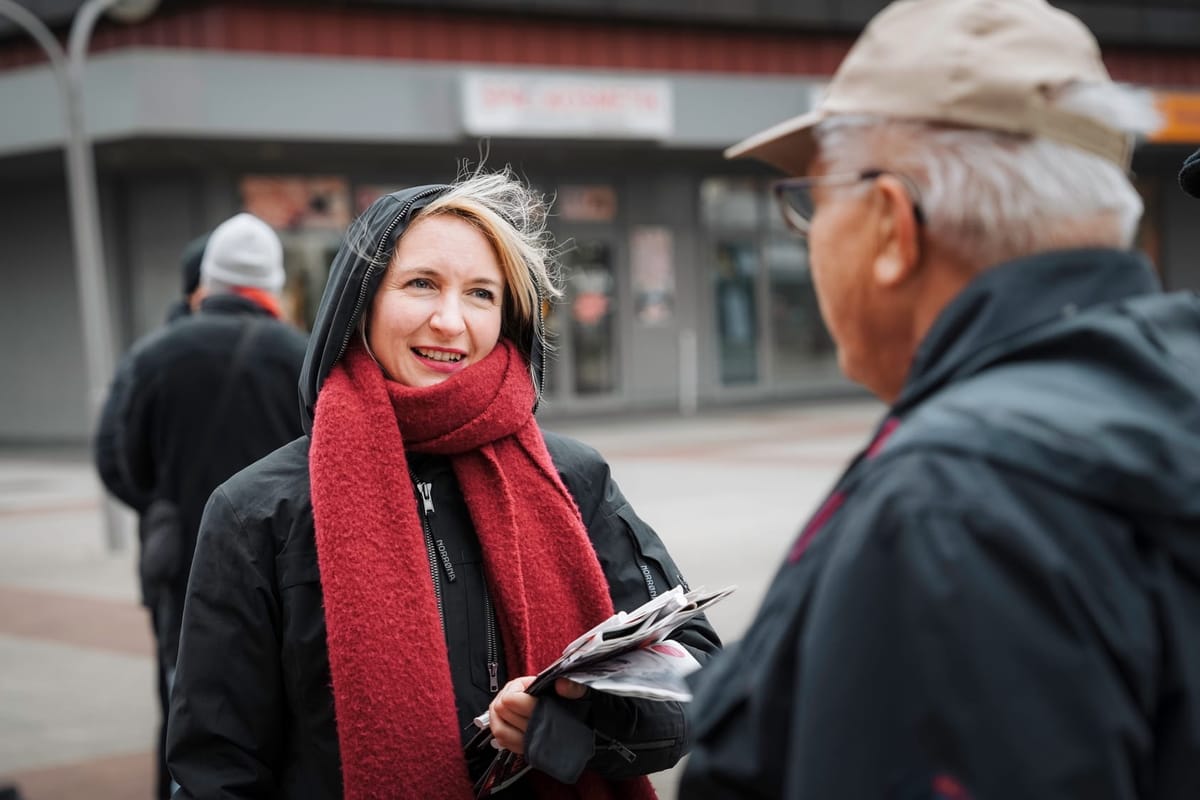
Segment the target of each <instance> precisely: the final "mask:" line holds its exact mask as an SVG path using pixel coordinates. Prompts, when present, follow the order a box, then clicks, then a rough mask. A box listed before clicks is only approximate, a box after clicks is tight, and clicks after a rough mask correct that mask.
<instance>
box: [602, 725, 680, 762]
mask: <svg viewBox="0 0 1200 800" xmlns="http://www.w3.org/2000/svg"><path fill="white" fill-rule="evenodd" d="M596 738H597V739H599V740H600V741H602V742H603V743H604V744H602V745H601V746H600V749H601V750H612V751H614V752H616V754H617V755H619V756H620V757H621V758H623V759H625V760H626V761H628V762H629V763H630V764H632V763H633V762H634V761H637V757H638V756H637V753H635V752H634V751H635V750H661V749H663V748H664V747H674V746H675V745H676V743H677V740H676V739H654V740H653V741H646V742H635V743H633V744H624V743H622V742H619V741H617V740H616V739H614V738H613V737H611V736H609V735H608V734H606V733H602V732H600V731H596Z"/></svg>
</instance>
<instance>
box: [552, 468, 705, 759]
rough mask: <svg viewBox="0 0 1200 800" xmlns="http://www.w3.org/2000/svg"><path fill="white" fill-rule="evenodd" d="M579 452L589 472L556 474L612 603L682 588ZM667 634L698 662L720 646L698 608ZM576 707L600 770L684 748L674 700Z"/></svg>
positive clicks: (652, 541) (619, 498) (674, 754)
mask: <svg viewBox="0 0 1200 800" xmlns="http://www.w3.org/2000/svg"><path fill="white" fill-rule="evenodd" d="M580 447H582V446H580ZM585 452H586V453H587V454H589V455H590V456H591V459H589V461H590V462H591V463H589V464H588V465H587V469H586V470H584V471H583V472H584V474H586V475H587V477H588V478H589V479H590V480H587V481H586V482H582V483H581V482H579V481H578V478H579V476H578V475H574V476H572V475H569V474H568V475H564V477H565V478H567V483H568V487H569V488H571V490H572V494H573V495H574V496H575V498H576V502H578V503H579V506H580V512H581V514H582V516H583V519H584V523H585V524H586V525H587V528H588V535H589V536H590V537H591V540H592V545H593V547H594V548H595V549H596V554H597V556H598V557H599V559H600V565H601V567H602V568H603V569H604V573H605V577H606V578H607V579H608V585H609V593H610V595H611V596H612V601H613V606H614V608H616V609H618V610H630V609H633V608H636V607H638V606H639V605H642V604H643V603H645V602H647V601H648V600H650V599H651V598H652V597H654V596H657V595H658V594H659V593H661V592H664V591H667V590H669V589H671V588H672V587H674V586H678V585H680V584H684V585H685V588H686V582H685V581H684V578H683V574H682V572H681V571H680V569H679V568H678V567H677V566H676V564H675V561H674V559H672V558H671V556H670V554H669V553H668V552H667V549H666V547H665V546H664V545H663V543H662V540H661V539H659V537H658V534H656V533H655V532H654V530H653V529H652V528H651V527H650V526H649V525H647V524H646V523H645V522H644V521H643V520H642V519H641V518H640V517H638V515H637V514H636V513H635V512H634V510H633V508H632V507H631V506H630V505H629V502H628V501H627V500H626V499H625V497H624V495H623V494H622V493H621V490H620V489H619V488H618V487H617V484H616V482H615V481H614V480H613V479H612V476H611V474H610V471H609V467H608V464H607V463H605V462H604V461H603V459H602V458H601V457H600V455H599V454H598V453H595V451H593V450H591V449H590V448H586V449H585ZM672 638H673V639H675V640H677V641H679V642H680V643H681V644H683V645H684V646H685V647H687V648H688V650H689V651H690V652H691V653H692V655H694V656H695V657H696V660H697V661H699V662H700V663H701V664H704V663H705V662H706V661H708V659H709V658H711V657H712V655H713V654H714V653H716V652H717V651H718V650H719V649H720V647H721V643H720V640H719V639H718V638H717V634H716V632H715V631H713V629H712V626H711V625H709V623H708V620H707V619H706V618H705V617H704V616H703V615H701V616H698V617H696V618H694V619H692V620H691V621H690V622H689V623H688V624H687V625H685V626H684V627H682V628H681V629H680V630H678V631H676V633H675V634H674V636H673V637H672ZM577 710H578V713H580V714H581V715H582V716H583V717H584V719H585V721H586V722H587V723H588V724H589V725H590V726H591V727H592V728H593V730H594V731H595V754H594V755H593V757H592V758H591V760H590V761H589V762H588V768H589V769H591V770H593V771H595V772H597V773H599V774H601V775H603V776H604V777H606V778H609V779H612V780H620V779H623V778H629V777H633V776H637V775H647V774H649V773H651V772H658V771H660V770H664V769H669V768H670V767H672V766H674V765H675V763H676V762H677V761H679V759H680V758H682V757H683V755H684V754H685V753H686V752H687V745H688V727H687V719H686V716H685V714H684V709H683V707H682V705H681V704H679V703H676V702H663V701H656V700H642V699H633V698H628V697H618V696H615V695H610V694H605V693H603V692H591V693H589V695H588V698H587V699H586V700H584V701H579V705H578V706H577Z"/></svg>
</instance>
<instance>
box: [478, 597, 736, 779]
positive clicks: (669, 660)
mask: <svg viewBox="0 0 1200 800" xmlns="http://www.w3.org/2000/svg"><path fill="white" fill-rule="evenodd" d="M735 588H736V587H734V586H729V587H726V588H724V589H721V590H720V591H716V592H706V591H705V590H704V589H693V590H691V591H688V592H685V591H684V590H683V588H682V587H679V586H676V587H675V588H673V589H671V590H670V591H669V592H664V593H663V594H660V595H659V596H658V597H655V598H654V599H653V600H651V601H649V602H648V603H645V604H644V605H642V606H639V607H638V608H635V609H634V610H633V611H618V612H617V613H616V614H613V615H612V616H611V617H609V618H608V619H606V620H604V621H603V622H601V623H600V624H599V625H597V626H596V627H594V628H592V629H591V630H590V631H588V632H587V633H585V634H583V635H582V636H580V637H579V638H578V639H576V640H575V641H573V642H571V643H570V644H569V645H567V646H566V647H565V648H564V649H563V652H562V655H561V656H559V657H558V659H556V660H555V661H554V663H553V664H551V665H550V666H548V667H546V668H545V669H543V670H542V671H541V672H539V673H538V675H537V677H536V678H535V679H534V681H533V683H531V684H530V685H529V688H528V689H526V691H527V692H528V693H529V694H532V695H542V694H545V693H546V692H547V691H552V687H553V686H554V681H555V680H557V679H558V678H569V679H570V680H573V681H575V682H577V683H582V684H584V685H586V686H590V687H591V688H593V689H595V690H596V691H601V692H608V693H610V694H619V695H624V696H627V697H640V698H644V699H648V700H674V701H677V702H687V701H689V700H691V699H692V695H691V692H689V691H688V688H687V684H686V683H685V682H684V680H683V679H684V676H685V675H687V674H688V673H690V672H692V671H693V670H696V669H699V667H700V664H699V662H697V661H696V659H695V657H694V656H692V654H691V653H689V652H688V650H687V648H685V647H684V646H683V645H681V644H679V643H678V642H675V641H671V640H670V639H669V637H670V635H671V634H672V633H674V632H675V631H676V630H678V629H679V628H680V627H681V626H683V625H684V624H686V623H687V622H688V621H689V620H691V619H692V618H693V617H695V616H696V615H697V614H700V613H703V611H704V610H705V609H706V608H708V607H709V606H711V605H712V604H714V603H716V602H719V601H721V600H723V599H725V598H726V597H728V596H729V594H730V593H731V592H733V591H734V589H735ZM474 722H475V727H477V728H478V729H479V732H478V733H476V734H475V736H474V737H472V738H471V741H470V742H468V743H467V746H466V749H467V756H468V758H471V757H474V756H476V755H477V753H478V752H479V751H481V750H482V749H483V748H486V747H489V746H490V745H491V732H490V730H489V726H490V720H489V717H488V712H486V711H485V712H484V713H482V714H480V715H479V716H478V717H476V718H475V720H474ZM529 769H530V767H529V764H528V763H527V762H526V761H525V759H524V757H522V756H519V755H516V754H514V753H510V752H509V751H507V750H500V751H499V752H498V753H497V754H496V756H495V758H493V759H492V762H491V764H490V765H489V767H488V769H487V771H486V772H485V773H484V775H483V777H481V778H480V779H479V781H478V782H477V783H476V785H475V796H476V797H477V798H481V797H488V796H489V795H492V794H494V793H496V792H498V791H500V790H501V789H503V788H505V787H507V786H511V785H512V784H513V783H515V782H516V781H518V780H519V779H520V778H521V776H523V775H524V774H525V773H526V772H528V771H529Z"/></svg>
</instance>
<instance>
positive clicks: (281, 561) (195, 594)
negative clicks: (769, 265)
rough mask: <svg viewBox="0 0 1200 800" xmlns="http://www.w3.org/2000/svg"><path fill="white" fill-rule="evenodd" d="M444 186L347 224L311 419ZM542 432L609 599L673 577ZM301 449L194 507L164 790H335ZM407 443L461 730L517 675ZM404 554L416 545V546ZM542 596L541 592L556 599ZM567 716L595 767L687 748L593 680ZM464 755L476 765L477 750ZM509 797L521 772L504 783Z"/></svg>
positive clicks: (443, 478) (563, 445)
mask: <svg viewBox="0 0 1200 800" xmlns="http://www.w3.org/2000/svg"><path fill="white" fill-rule="evenodd" d="M442 188H443V187H423V188H421V189H415V190H409V191H407V192H400V193H396V194H395V195H393V196H392V198H391V199H393V200H394V201H395V202H394V205H388V204H387V203H385V204H384V212H385V213H383V214H381V215H376V216H375V217H368V218H364V219H362V220H360V222H359V223H358V226H359V227H358V228H357V229H356V230H354V231H352V232H351V233H350V234H348V236H350V237H356V238H357V241H358V243H359V245H360V246H358V247H352V248H343V250H342V251H341V253H340V254H339V260H337V261H335V263H334V266H333V269H332V270H331V277H330V286H329V287H328V288H327V289H326V292H325V295H324V297H323V299H322V304H321V308H320V310H319V311H318V314H317V321H316V324H315V326H314V330H313V336H312V339H311V341H310V346H309V352H308V355H307V357H306V362H305V367H304V373H303V377H302V379H301V407H302V410H303V414H304V416H305V419H306V422H307V423H308V424H309V425H311V418H312V416H311V415H312V412H313V410H314V408H315V405H316V395H317V392H318V391H319V389H320V385H321V383H323V381H324V379H325V377H326V376H328V374H329V369H330V368H331V367H332V365H333V364H334V363H335V362H336V360H337V359H339V358H340V357H341V355H342V353H343V351H344V349H345V345H346V343H347V342H348V341H349V336H351V335H352V333H353V331H354V330H355V326H356V325H357V323H358V319H359V315H360V314H361V312H362V309H363V308H364V307H366V306H368V305H369V303H370V299H371V297H372V295H373V294H374V291H375V288H376V287H377V286H378V282H379V279H380V278H382V276H383V271H384V267H385V266H386V264H387V262H388V260H390V256H391V250H392V248H393V247H394V242H395V239H396V238H397V237H398V236H399V234H400V232H401V231H403V229H404V226H405V225H406V224H407V223H408V221H409V220H410V219H411V216H412V214H413V213H414V212H415V210H417V209H419V208H420V207H421V206H422V205H423V203H424V202H428V199H429V198H430V197H432V196H434V195H436V194H437V193H439V192H440V191H441V190H442ZM511 333H513V332H510V334H511ZM533 333H534V332H533V331H532V330H527V331H524V332H523V333H518V334H517V335H524V336H526V337H528V339H529V341H527V342H526V345H525V352H526V353H527V354H529V355H535V354H538V353H539V350H538V349H537V348H536V346H535V344H534V341H533ZM536 359H537V365H536V369H535V372H536V375H537V379H538V380H539V381H540V377H541V374H542V369H543V367H544V365H543V364H542V363H541V361H540V355H537V356H536ZM545 439H546V445H547V448H548V450H549V453H550V456H551V459H552V460H553V462H554V464H555V466H556V467H557V469H558V471H559V474H560V475H561V477H562V480H563V482H564V484H565V485H566V487H567V489H568V490H569V491H570V492H571V494H572V496H573V497H574V499H575V501H576V503H577V505H578V506H579V510H580V513H581V515H582V518H583V523H584V525H585V527H586V529H587V532H588V536H589V538H590V540H591V543H592V545H593V547H594V549H595V552H596V555H597V556H598V558H599V562H600V565H601V568H602V569H603V571H604V574H605V577H606V578H607V580H608V584H609V591H610V595H611V598H612V601H613V605H614V606H615V607H616V608H618V609H631V608H634V607H636V606H638V605H641V604H642V603H645V602H646V601H647V600H649V599H651V598H652V597H653V596H655V595H656V594H658V593H659V592H662V591H665V590H666V589H668V588H670V587H673V586H676V585H679V584H681V583H683V577H682V575H681V574H680V573H679V570H678V568H677V567H676V566H675V564H674V562H673V561H672V560H671V557H670V556H669V555H668V553H667V551H666V549H665V548H664V547H663V544H662V542H661V541H660V540H659V538H658V536H657V535H656V534H655V533H654V531H653V530H651V529H650V527H649V526H647V525H646V524H645V523H644V522H642V521H641V520H640V519H639V518H638V517H637V515H636V514H635V513H634V511H633V509H632V508H631V507H630V506H629V504H628V502H627V501H626V500H625V499H624V497H623V496H622V494H621V492H620V490H619V489H618V488H617V486H616V484H615V483H614V482H613V481H612V479H611V476H610V475H609V469H608V465H607V464H606V463H605V461H604V460H603V459H602V458H601V457H600V455H599V454H598V453H596V451H594V450H592V449H591V448H588V447H586V446H584V445H582V444H580V443H578V442H575V441H573V440H570V439H567V438H565V437H561V436H556V435H554V434H550V433H547V434H545ZM308 450H309V437H307V436H305V437H302V438H301V439H299V440H297V441H295V442H293V443H292V444H290V445H288V446H287V447H285V448H283V449H281V450H279V451H277V452H275V453H273V454H272V455H271V456H269V457H268V458H266V459H263V460H262V461H260V462H259V463H257V464H255V465H254V466H252V467H250V468H249V469H247V470H245V471H243V472H242V473H240V474H238V475H237V476H235V477H234V478H233V479H232V480H230V481H228V482H227V483H226V484H224V485H223V486H222V487H221V488H220V489H219V490H218V491H217V492H216V493H215V494H214V495H213V498H212V501H211V503H210V505H209V508H208V510H207V511H206V512H205V517H204V523H203V526H202V531H201V537H200V543H199V545H198V548H197V553H196V559H195V563H194V566H193V570H192V581H191V585H190V587H189V590H188V599H187V609H186V612H185V624H184V632H183V638H182V642H181V653H180V665H179V670H178V673H177V676H176V687H175V692H174V695H173V701H172V707H171V715H170V716H171V723H170V730H169V734H168V736H169V742H168V762H169V764H170V766H171V770H172V773H173V774H174V776H175V778H176V779H177V780H178V781H179V782H180V784H181V785H182V786H183V787H184V789H183V790H182V791H181V792H180V793H179V794H178V795H177V796H178V797H184V798H219V797H231V796H239V797H254V798H267V797H286V798H336V797H340V796H341V794H342V778H341V767H340V759H339V753H338V739H337V729H336V724H335V719H334V706H333V695H332V691H331V677H330V669H329V656H328V650H327V647H326V641H325V617H324V612H323V607H322V590H321V583H320V578H321V576H320V570H319V567H318V562H317V553H316V542H315V532H314V527H313V513H312V503H311V495H310V488H309V473H308ZM407 456H408V458H409V459H410V466H411V468H412V471H413V473H414V475H415V477H416V479H417V480H419V481H420V482H422V483H430V484H431V485H432V497H431V501H432V505H433V506H434V507H435V509H436V513H435V514H433V515H432V516H429V517H427V519H428V521H429V524H430V525H431V528H432V534H433V536H434V539H435V540H436V541H439V542H440V545H439V547H438V551H439V552H438V556H437V558H438V568H439V569H441V570H443V577H442V589H443V592H444V595H443V605H444V611H445V630H446V631H447V645H448V649H449V656H450V668H451V680H452V684H453V686H454V691H455V696H456V699H457V701H458V709H457V710H458V716H459V722H460V724H461V725H462V727H463V728H464V739H465V738H467V736H469V734H470V733H471V732H473V728H472V729H471V730H470V731H468V730H467V728H468V727H469V726H470V720H471V718H472V717H474V716H475V715H477V714H479V713H481V712H482V711H484V710H485V709H486V708H487V705H488V703H489V702H490V700H491V698H492V696H493V695H494V694H495V691H496V689H498V688H499V687H502V686H503V685H504V683H505V682H506V681H507V679H509V678H513V677H518V676H515V675H514V676H509V675H506V674H504V664H505V659H504V658H503V655H502V654H500V657H499V658H489V657H488V653H487V644H488V633H487V629H488V625H487V620H488V619H489V612H488V609H487V608H486V607H485V604H484V596H485V583H484V573H483V565H482V555H481V548H480V544H479V541H478V538H477V536H476V534H475V530H474V526H473V525H472V523H471V520H470V516H469V514H468V512H467V508H466V505H465V501H464V500H463V497H462V492H461V490H460V488H459V486H458V483H457V480H456V479H455V476H454V473H453V471H452V469H451V468H450V464H449V461H447V460H445V459H443V458H439V457H435V456H422V455H418V454H414V453H408V454H407ZM413 502H414V504H415V503H417V494H416V492H415V488H414V496H413ZM443 551H444V552H443ZM413 556H414V557H418V558H426V557H427V555H426V554H425V553H424V552H421V553H414V554H413ZM451 572H452V573H453V574H454V578H453V580H451V577H450V573H451ZM544 600H545V602H547V603H553V602H554V598H552V597H547V598H544ZM581 633H582V631H581ZM676 638H678V639H679V641H681V642H682V643H683V644H685V645H687V646H688V647H689V649H690V650H691V651H692V652H693V653H694V654H695V655H696V657H697V658H698V660H700V661H701V662H702V663H703V662H704V661H706V660H707V658H708V656H709V655H710V654H711V653H712V652H714V651H715V650H716V649H717V648H718V647H719V643H718V640H717V637H716V635H715V634H714V633H713V631H712V629H711V627H710V626H709V625H708V623H707V621H706V620H705V619H703V618H702V617H701V618H697V619H696V620H694V621H693V622H692V623H691V624H690V625H689V626H687V627H686V628H685V629H684V630H683V631H682V632H681V633H679V634H678V635H677V637H676ZM500 644H501V646H502V644H503V643H502V642H501V643H500ZM489 661H498V663H499V665H500V674H498V675H497V676H496V677H495V679H494V680H493V679H492V676H491V675H489V674H488V671H487V665H488V662H489ZM413 691H414V692H420V687H419V686H415V687H413ZM573 713H575V714H576V716H578V717H580V718H582V719H584V720H585V722H586V723H587V724H588V725H589V726H591V727H592V728H593V730H594V731H595V736H594V747H595V751H594V754H593V756H592V758H591V760H590V762H589V765H588V766H589V767H590V768H591V769H593V770H595V771H596V772H598V773H600V774H602V775H604V776H606V777H610V778H618V779H619V778H624V777H630V776H633V775H641V774H646V773H648V772H653V771H656V770H660V769H665V768H667V767H669V766H671V765H673V764H674V763H675V762H676V761H678V760H679V758H680V757H681V756H682V755H683V753H684V751H685V747H686V743H687V740H688V736H687V726H686V720H685V717H684V714H683V710H682V708H681V707H680V706H679V704H677V703H662V702H652V701H641V700H628V699H624V698H616V697H611V696H605V695H602V694H601V693H598V692H593V693H591V695H589V698H587V699H585V700H582V701H577V702H575V703H574V704H573ZM412 757H413V758H420V754H419V753H414V754H412ZM471 766H472V770H473V774H474V773H477V772H478V771H479V769H480V768H481V766H482V765H478V764H475V765H471ZM522 794H523V791H522V789H521V787H520V786H517V787H514V788H513V789H512V790H510V791H508V792H506V793H505V795H504V796H506V797H508V796H513V797H521V796H522ZM401 795H402V792H398V795H397V796H401Z"/></svg>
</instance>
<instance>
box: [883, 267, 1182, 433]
mask: <svg viewBox="0 0 1200 800" xmlns="http://www.w3.org/2000/svg"><path fill="white" fill-rule="evenodd" d="M1159 289H1160V287H1159V283H1158V278H1157V277H1156V276H1155V274H1154V271H1153V269H1152V268H1151V266H1150V264H1149V262H1148V261H1147V260H1146V259H1145V258H1144V257H1143V256H1141V255H1140V254H1137V253H1132V252H1126V251H1120V250H1107V249H1086V250H1059V251H1054V252H1049V253H1040V254H1038V255H1034V256H1029V257H1026V258H1021V259H1017V260H1015V261H1009V262H1006V263H1004V264H1000V265H998V266H995V267H992V268H990V269H988V270H987V271H986V272H984V273H983V274H982V275H980V276H979V277H977V278H976V279H975V280H973V281H971V283H969V284H968V285H967V287H966V288H965V289H963V291H962V292H960V293H959V294H958V296H957V297H955V298H954V299H953V300H951V301H950V303H949V304H948V305H947V306H946V308H945V309H943V310H942V313H941V314H940V315H939V316H938V318H937V319H936V320H935V322H934V324H933V326H932V327H931V328H930V329H929V332H928V333H927V334H926V335H925V338H924V340H922V342H921V345H920V346H919V347H918V348H917V352H916V355H915V356H914V357H913V363H912V367H911V369H910V370H909V374H908V379H907V381H906V382H905V386H904V389H903V391H902V392H901V394H900V398H899V400H897V402H896V404H895V410H896V411H898V412H899V411H902V410H904V409H906V408H909V407H911V406H913V405H915V404H917V403H918V402H920V401H921V400H922V399H923V398H924V397H926V396H928V395H929V394H930V393H931V392H933V391H935V390H936V389H938V388H939V387H940V386H942V385H943V384H945V383H947V382H949V381H950V380H951V379H953V378H954V377H956V376H959V375H964V374H970V373H972V372H974V371H977V370H978V369H981V368H982V367H983V366H984V365H986V364H988V363H990V362H991V361H993V360H995V359H996V358H999V357H1001V356H1003V355H1004V354H1005V353H1007V352H1008V351H1009V350H1011V349H1012V347H1013V346H1014V345H1015V343H1016V340H1019V339H1021V338H1023V335H1027V334H1030V333H1032V332H1034V331H1036V330H1037V329H1039V328H1041V327H1043V326H1045V325H1047V324H1049V323H1051V322H1053V321H1055V320H1059V319H1063V318H1066V317H1071V316H1073V315H1075V314H1077V313H1079V312H1081V311H1084V310H1086V309H1089V308H1092V307H1094V306H1099V305H1103V304H1106V303H1112V302H1116V301H1119V300H1122V299H1125V298H1128V297H1133V296H1136V295H1141V294H1148V293H1151V292H1156V291H1159Z"/></svg>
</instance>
